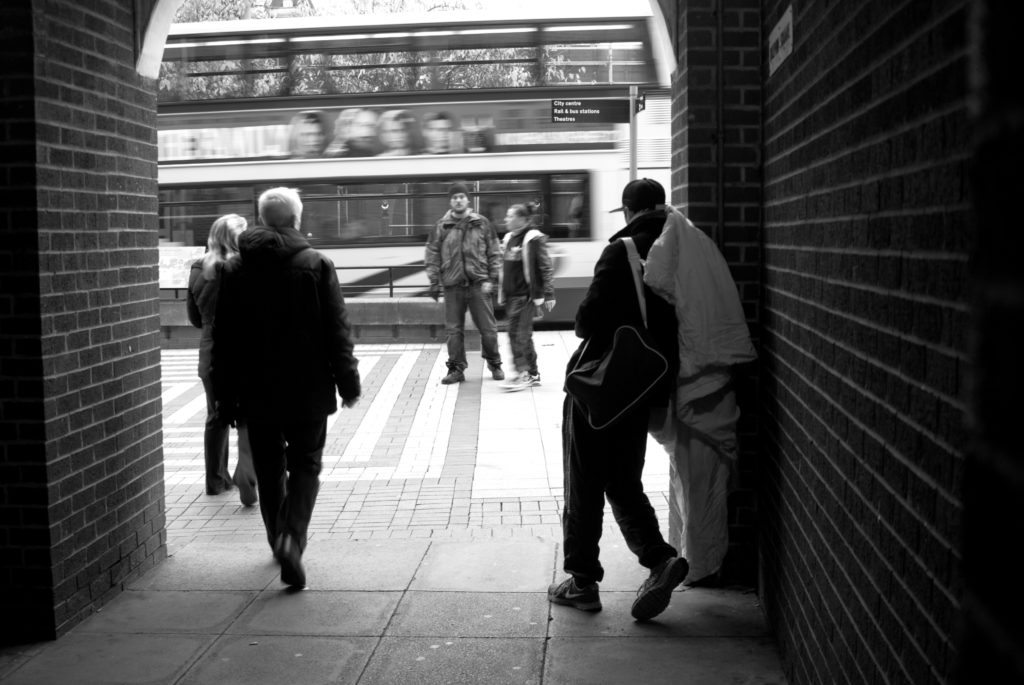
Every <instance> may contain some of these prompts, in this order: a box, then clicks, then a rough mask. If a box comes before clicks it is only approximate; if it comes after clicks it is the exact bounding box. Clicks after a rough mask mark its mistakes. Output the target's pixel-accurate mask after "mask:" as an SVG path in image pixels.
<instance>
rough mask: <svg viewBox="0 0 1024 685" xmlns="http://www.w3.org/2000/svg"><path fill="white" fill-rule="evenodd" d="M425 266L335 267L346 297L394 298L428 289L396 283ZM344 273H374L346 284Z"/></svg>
mask: <svg viewBox="0 0 1024 685" xmlns="http://www.w3.org/2000/svg"><path fill="white" fill-rule="evenodd" d="M423 269H424V265H423V264H422V263H420V264H400V265H398V266H371V265H365V266H335V267H334V270H335V271H337V272H338V281H339V282H340V283H341V289H342V292H344V294H345V295H346V296H360V295H367V296H370V297H374V296H377V297H394V296H395V292H396V291H398V292H399V293H402V292H406V293H416V292H423V291H425V290H426V289H427V287H428V286H427V285H426V284H425V283H420V284H416V283H410V284H406V283H396V282H395V281H396V280H398V279H399V278H402V277H404V276H408V275H410V274H414V273H417V272H419V271H423ZM343 271H366V272H372V275H370V276H368V277H367V278H365V279H361V280H356V281H351V282H346V281H345V280H344V279H343V278H342V274H341V272H343ZM383 289H387V295H385V294H384V293H383V292H381V293H379V294H377V293H375V292H374V291H378V290H383ZM187 293H188V286H185V285H182V286H177V287H173V288H160V299H161V300H182V301H184V300H185V297H186V296H187Z"/></svg>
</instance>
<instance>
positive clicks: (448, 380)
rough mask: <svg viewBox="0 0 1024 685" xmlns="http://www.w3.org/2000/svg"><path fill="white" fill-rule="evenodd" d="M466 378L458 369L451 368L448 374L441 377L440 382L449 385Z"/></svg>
mask: <svg viewBox="0 0 1024 685" xmlns="http://www.w3.org/2000/svg"><path fill="white" fill-rule="evenodd" d="M464 380H466V376H465V375H464V374H463V373H462V372H461V371H459V370H458V369H452V370H451V371H449V372H448V375H447V376H445V377H444V378H442V379H441V383H442V384H444V385H451V384H452V383H461V382H462V381H464Z"/></svg>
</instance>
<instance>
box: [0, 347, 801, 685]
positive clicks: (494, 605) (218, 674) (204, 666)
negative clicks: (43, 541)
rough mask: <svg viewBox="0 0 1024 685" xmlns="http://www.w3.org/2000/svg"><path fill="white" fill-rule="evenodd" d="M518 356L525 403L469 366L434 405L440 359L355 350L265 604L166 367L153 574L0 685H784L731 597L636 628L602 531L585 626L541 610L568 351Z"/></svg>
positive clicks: (739, 597) (15, 657) (191, 387)
mask: <svg viewBox="0 0 1024 685" xmlns="http://www.w3.org/2000/svg"><path fill="white" fill-rule="evenodd" d="M535 341H536V344H537V348H538V354H539V357H540V363H539V366H540V371H541V375H542V380H543V383H542V385H541V386H539V387H535V388H531V389H528V390H524V391H522V392H516V393H509V392H506V391H504V390H502V389H501V388H500V385H499V384H498V383H497V382H495V381H493V380H491V379H490V375H489V374H487V373H485V369H484V366H483V362H482V360H480V359H479V358H478V357H477V358H476V359H473V360H472V364H471V367H470V369H469V371H468V373H467V381H466V382H465V383H463V384H460V385H455V386H443V385H441V384H440V382H439V381H440V378H441V377H442V376H443V375H444V357H445V353H444V350H443V345H363V346H359V347H358V348H357V356H359V358H360V360H361V367H360V368H361V371H362V374H363V378H364V399H363V401H362V402H360V404H359V405H358V406H357V407H355V408H354V409H352V410H346V411H343V412H340V413H338V414H336V415H335V416H334V417H333V418H332V424H331V428H330V432H329V436H328V446H327V450H326V453H325V459H324V472H323V474H322V481H323V484H322V486H321V491H320V495H319V498H318V502H317V508H316V511H315V514H314V520H313V524H312V526H311V529H310V530H311V539H310V542H309V547H308V549H307V552H306V556H305V559H304V562H305V564H306V569H307V576H308V579H309V583H310V585H309V588H308V589H307V590H305V591H302V592H288V591H287V590H286V589H285V588H284V586H283V585H281V584H280V581H279V579H278V567H277V566H276V564H275V563H274V562H273V560H272V558H271V556H270V552H269V548H268V547H267V545H266V542H265V537H264V533H263V529H262V524H261V520H260V516H259V512H258V509H257V508H255V507H251V508H246V507H243V506H241V505H240V504H239V503H238V501H237V495H236V493H234V492H232V493H227V494H224V495H220V496H216V497H209V496H206V495H205V494H204V492H203V467H202V464H203V458H202V430H203V419H204V415H205V399H204V397H203V392H202V386H201V384H200V383H199V381H198V379H197V378H195V368H196V354H195V352H194V351H176V350H171V351H166V352H164V355H163V388H164V391H163V399H164V457H165V482H166V498H167V533H168V545H167V547H168V559H167V560H166V561H164V562H163V563H162V564H160V565H159V566H157V568H155V569H153V570H152V571H150V572H148V573H147V574H146V575H144V576H143V577H142V578H140V579H138V580H137V581H135V582H133V583H131V584H130V585H129V587H128V588H127V589H126V591H125V592H123V593H122V594H121V595H120V596H118V597H117V598H116V599H114V600H113V601H112V602H111V603H110V604H108V605H107V606H105V607H104V608H103V609H102V610H101V611H99V612H98V613H96V614H95V615H93V616H92V617H90V618H89V619H87V620H86V621H84V622H83V623H82V624H80V625H79V626H77V627H76V628H75V629H73V630H72V631H71V632H69V633H68V634H67V635H65V636H64V637H62V638H60V639H59V640H57V641H55V642H50V643H43V644H38V645H29V646H25V647H18V648H9V649H6V650H3V651H0V682H3V683H11V684H12V685H16V684H17V685H27V684H34V683H40V684H41V683H46V684H50V683H69V684H71V683H74V684H78V683H81V684H83V685H90V684H94V683H95V684H99V683H119V684H120V683H167V684H171V683H173V684H185V683H216V684H217V685H229V684H231V683H246V684H248V685H253V684H256V683H273V684H282V685H298V684H301V683H358V684H359V685H370V684H382V685H384V684H387V685H392V684H402V683H416V684H417V685H429V684H431V683H467V684H470V683H472V684H476V683H481V684H483V683H486V684H490V683H537V684H540V683H543V684H544V685H560V684H562V683H648V684H652V685H656V684H658V683H673V684H687V683H693V684H707V685H718V684H721V683H731V682H742V683H751V684H763V685H767V684H769V683H775V684H781V683H784V682H785V680H784V678H783V676H782V674H781V670H780V667H779V662H778V656H777V653H776V651H775V647H774V643H773V640H772V638H771V636H770V635H769V634H768V633H767V632H766V629H765V625H764V621H763V618H762V615H761V611H760V608H759V606H758V600H757V597H756V595H755V594H754V593H753V591H752V590H751V589H750V588H727V589H689V590H686V591H685V592H684V591H681V590H680V591H678V592H677V593H676V594H674V595H673V601H672V604H671V605H670V607H669V608H668V609H667V610H666V611H665V613H664V614H662V615H661V616H659V617H658V618H657V619H656V620H655V621H651V622H648V623H637V622H634V621H633V620H632V619H631V618H630V616H629V607H630V604H631V603H632V600H633V597H634V594H635V591H636V588H637V587H638V586H639V584H640V583H641V582H642V581H643V579H644V577H645V575H646V572H645V570H644V569H642V568H641V567H640V566H639V565H638V564H637V563H636V560H635V557H633V555H632V554H631V553H630V552H629V551H628V550H627V549H626V548H625V545H624V543H623V541H622V536H621V534H620V533H619V532H618V530H617V529H616V528H615V525H614V522H613V521H612V520H611V514H610V513H609V514H608V515H607V516H606V520H605V538H604V544H603V545H602V562H603V563H604V564H605V565H606V568H607V574H606V579H605V582H604V583H602V585H601V599H602V601H603V604H604V610H603V611H602V612H600V613H596V614H586V613H583V612H579V611H577V610H575V609H571V608H566V607H552V606H550V605H549V604H548V602H547V599H546V596H545V590H546V588H547V586H548V584H549V583H551V582H552V581H553V580H555V579H560V578H561V577H562V576H563V574H562V572H561V570H560V541H561V532H560V526H559V514H560V511H561V502H562V500H561V487H562V469H561V446H560V423H561V402H562V397H563V394H562V390H561V386H562V371H563V369H564V366H565V363H566V361H567V359H568V356H569V354H570V352H571V351H572V349H574V348H575V345H576V342H577V341H576V339H575V337H574V336H573V335H572V333H571V332H569V331H545V332H538V333H537V334H536V335H535ZM501 342H502V346H503V347H502V349H503V352H504V353H505V354H506V355H507V354H508V342H507V338H506V337H505V336H504V335H503V336H502V339H501ZM471 354H476V353H472V352H471ZM506 370H507V371H508V369H507V368H506ZM663 454H664V453H663V452H662V451H661V448H660V447H658V446H657V445H656V444H654V443H652V444H651V446H650V448H649V452H648V468H647V472H646V473H645V484H646V485H647V488H648V492H649V496H650V497H651V500H652V503H653V504H654V506H655V509H656V511H657V512H658V515H659V518H660V519H661V521H662V525H663V526H664V527H667V521H666V519H667V489H668V466H667V460H666V459H665V458H664V457H663ZM233 460H234V445H233V444H232V467H233Z"/></svg>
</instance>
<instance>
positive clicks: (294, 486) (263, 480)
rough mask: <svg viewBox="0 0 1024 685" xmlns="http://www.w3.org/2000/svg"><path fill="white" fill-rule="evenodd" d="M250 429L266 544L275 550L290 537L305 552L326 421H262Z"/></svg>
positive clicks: (249, 424)
mask: <svg viewBox="0 0 1024 685" xmlns="http://www.w3.org/2000/svg"><path fill="white" fill-rule="evenodd" d="M248 427H249V444H250V446H251V448H252V461H253V466H255V468H256V484H257V487H258V488H259V493H260V514H262V516H263V525H264V526H265V527H266V529H267V541H268V542H270V545H271V548H272V549H273V546H274V540H275V539H276V537H277V536H278V534H280V533H289V534H291V535H292V536H293V538H294V539H295V542H296V544H298V546H299V550H301V551H305V549H306V537H307V531H308V529H309V521H310V519H311V518H312V516H313V505H314V504H316V495H317V492H318V491H319V489H320V471H321V470H322V469H323V454H324V444H325V443H326V441H327V417H326V416H324V417H322V418H319V419H314V420H312V421H305V422H287V423H279V422H275V421H273V420H267V419H265V418H260V419H254V420H252V421H249V423H248Z"/></svg>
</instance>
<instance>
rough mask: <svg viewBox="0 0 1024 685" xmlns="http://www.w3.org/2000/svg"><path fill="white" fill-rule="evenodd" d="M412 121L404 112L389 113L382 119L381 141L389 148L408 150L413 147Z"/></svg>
mask: <svg viewBox="0 0 1024 685" xmlns="http://www.w3.org/2000/svg"><path fill="white" fill-rule="evenodd" d="M411 124H412V122H411V121H410V120H409V116H408V115H406V114H404V113H400V112H399V113H390V112H389V113H388V114H386V115H385V116H383V117H381V120H380V142H381V143H383V144H384V147H385V148H386V149H388V150H394V151H408V150H409V149H410V148H411V147H412V131H411V129H410V127H411Z"/></svg>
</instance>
